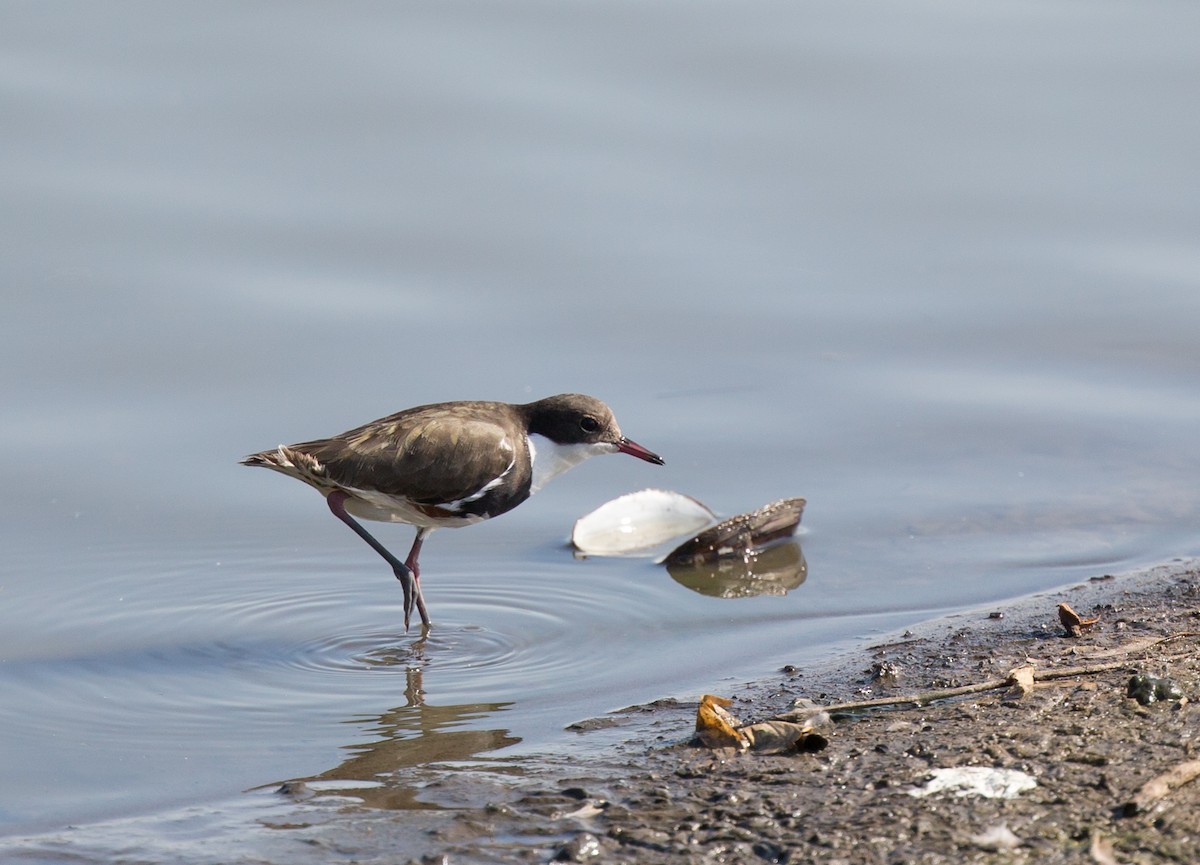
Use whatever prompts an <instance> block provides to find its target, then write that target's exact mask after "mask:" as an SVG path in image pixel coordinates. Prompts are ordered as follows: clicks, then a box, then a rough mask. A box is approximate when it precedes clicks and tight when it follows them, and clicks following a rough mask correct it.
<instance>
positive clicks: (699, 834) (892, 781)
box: [306, 565, 1200, 865]
mask: <svg viewBox="0 0 1200 865" xmlns="http://www.w3.org/2000/svg"><path fill="white" fill-rule="evenodd" d="M1060 603H1068V604H1069V606H1070V608H1072V609H1073V610H1074V611H1077V612H1078V615H1079V616H1080V617H1084V618H1087V619H1090V618H1095V619H1097V621H1096V622H1095V623H1093V624H1091V625H1089V626H1088V627H1086V629H1083V630H1079V629H1076V633H1077V635H1074V636H1073V635H1072V632H1071V629H1070V628H1068V627H1067V626H1066V624H1065V621H1064V620H1063V619H1061V618H1060V614H1059V610H1058V605H1059V604H1060ZM1023 667H1024V668H1028V667H1032V668H1033V671H1034V672H1033V674H1032V675H1029V676H1025V677H1024V679H1023V680H1021V679H1022V677H1020V676H1018V677H1015V678H1014V677H1013V676H1012V671H1013V670H1016V669H1019V668H1023ZM1071 670H1082V671H1083V672H1079V673H1077V674H1070V675H1065V676H1061V674H1062V673H1063V672H1064V671H1066V672H1068V673H1069V672H1070V671H1071ZM1056 675H1058V676H1061V677H1060V678H1053V676H1056ZM1137 676H1142V677H1148V678H1149V679H1150V680H1152V682H1165V683H1167V684H1162V685H1160V686H1158V690H1157V692H1156V690H1155V686H1154V685H1153V684H1152V685H1151V686H1150V689H1149V691H1148V692H1147V691H1146V689H1145V687H1140V688H1139V687H1136V683H1135V682H1132V681H1131V680H1133V679H1134V677H1137ZM1043 677H1044V678H1043ZM989 680H991V681H996V680H1000V681H1003V682H1004V686H1003V687H995V688H991V689H988V690H982V691H979V692H976V693H971V694H968V695H965V696H957V697H953V698H948V699H940V700H935V701H933V702H930V703H928V704H925V705H912V704H908V705H897V706H892V707H876V708H871V709H866V710H859V711H848V712H844V713H838V714H835V715H834V716H833V717H832V718H829V719H827V720H825V721H824V723H822V724H821V726H820V727H819V729H820V731H821V733H822V735H823V736H825V737H826V738H827V739H828V745H827V747H825V748H824V750H821V751H820V752H818V753H790V754H772V755H764V754H759V753H755V752H753V751H747V752H741V751H738V750H736V749H733V748H725V749H715V750H714V749H709V748H705V747H700V746H698V745H697V744H695V743H694V742H693V741H692V738H693V737H692V735H691V732H692V729H693V727H694V723H695V714H696V705H697V704H696V703H695V702H690V701H675V700H665V701H661V702H658V703H655V704H651V705H647V706H638V707H631V708H629V709H627V710H623V711H621V712H617V713H614V714H612V715H609V716H605V717H603V718H596V719H589V720H586V721H583V722H580V723H579V724H577V725H573V728H572V729H573V730H574V731H575V733H576V734H577V735H578V736H581V737H587V736H593V735H605V736H611V735H613V733H614V732H616V733H619V734H620V735H621V737H622V738H621V741H620V742H619V743H618V744H616V745H614V746H613V747H612V748H611V749H610V750H609V751H608V753H606V755H605V756H604V757H603V758H601V759H588V760H585V761H582V762H573V761H571V759H570V755H566V756H565V757H564V756H557V757H548V758H546V760H545V761H542V762H539V763H537V764H536V765H533V766H530V767H529V769H528V770H527V771H526V772H525V773H524V774H523V775H520V776H499V775H498V776H496V777H493V778H486V777H481V776H480V775H479V774H477V773H465V772H464V773H446V774H444V775H442V776H441V777H439V778H437V779H435V780H433V781H432V782H430V783H429V784H428V785H427V786H426V787H425V788H424V789H423V791H422V793H421V796H422V798H424V799H425V800H426V801H428V802H430V803H437V806H439V807H441V808H442V809H443V810H440V811H436V812H429V811H426V812H421V815H420V820H419V821H418V820H416V819H415V815H413V814H412V812H409V813H400V814H398V813H391V814H386V815H385V814H379V813H375V814H371V813H369V812H368V811H366V809H364V810H363V812H361V813H357V814H355V813H347V812H346V811H344V810H343V811H341V812H340V813H339V815H338V817H337V818H336V819H328V820H320V821H318V822H316V823H312V824H309V827H308V830H307V832H306V835H307V838H306V843H307V844H309V845H315V847H316V848H318V849H325V850H326V851H327V852H328V853H330V854H334V853H336V854H337V855H338V856H339V857H340V858H344V859H350V860H353V861H358V862H375V861H379V862H384V861H387V862H407V861H412V862H429V863H435V862H496V863H506V862H550V861H565V862H638V863H672V865H673V863H706V862H712V863H718V862H746V863H800V862H822V863H881V865H882V863H889V865H890V863H962V862H1037V863H1078V862H1092V863H1100V865H1108V863H1114V862H1119V863H1168V862H1181V863H1184V862H1186V863H1193V862H1197V861H1200V828H1198V827H1197V824H1196V817H1195V815H1196V814H1197V813H1200V779H1197V780H1193V777H1194V776H1195V775H1196V774H1197V773H1200V762H1197V760H1198V759H1200V755H1198V754H1197V753H1196V738H1197V735H1198V734H1200V716H1198V715H1197V711H1198V710H1197V708H1196V704H1195V702H1193V700H1194V699H1195V698H1196V697H1197V696H1200V695H1198V693H1197V692H1198V691H1200V572H1197V571H1196V570H1195V569H1193V568H1191V567H1188V566H1185V565H1176V566H1172V567H1164V568H1159V569H1155V570H1152V571H1148V572H1143V573H1140V574H1137V575H1131V576H1127V577H1120V578H1113V577H1107V576H1102V577H1097V578H1094V579H1093V580H1091V581H1088V582H1086V583H1084V584H1083V585H1080V586H1075V587H1071V588H1068V589H1064V590H1062V591H1058V592H1048V593H1045V594H1042V595H1039V596H1035V597H1032V598H1028V599H1024V600H1023V601H1021V602H1020V603H1016V604H1012V605H1008V606H999V607H995V608H991V609H984V610H978V611H974V612H970V613H965V614H961V615H957V616H954V617H951V618H948V619H944V620H940V621H937V622H933V623H929V624H927V625H925V626H923V627H921V628H919V629H913V630H912V631H911V632H907V633H905V634H903V635H897V637H896V639H894V640H890V641H888V642H886V643H881V644H878V645H875V646H872V647H869V648H866V649H864V650H863V651H862V652H859V653H855V654H854V655H852V656H849V657H843V658H840V659H837V660H835V661H832V662H830V663H828V664H826V665H824V666H822V667H820V668H808V669H805V668H800V667H787V668H785V669H784V670H781V671H780V673H779V675H778V676H777V677H776V678H775V679H773V680H770V681H766V682H759V683H753V684H748V685H744V686H742V687H741V688H738V689H736V692H735V693H726V694H724V696H726V697H731V698H732V699H733V703H732V705H731V706H730V711H731V712H733V713H734V714H735V715H737V716H738V717H740V718H741V719H742V720H745V721H754V720H762V719H765V718H770V717H773V716H778V715H780V714H784V713H787V712H789V711H790V710H791V708H792V705H793V701H795V700H797V699H801V700H809V701H813V702H815V703H818V704H822V705H831V704H837V703H846V702H853V701H861V700H867V699H871V700H878V699H879V698H887V697H906V696H912V695H919V694H928V693H930V692H943V691H946V690H948V689H955V688H962V687H964V686H970V685H973V684H978V683H986V682H987V681H989ZM1019 680H1021V681H1019ZM1144 693H1149V694H1151V695H1152V697H1153V694H1155V693H1159V694H1161V695H1162V696H1163V699H1157V698H1152V699H1150V700H1149V701H1145V700H1141V699H1139V698H1138V694H1144ZM696 696H697V700H698V699H699V697H700V695H696ZM601 731H603V732H601ZM961 767H976V768H975V769H972V771H977V770H978V771H979V772H982V773H983V774H984V775H987V774H989V773H988V771H987V770H1005V774H1004V776H1005V777H1013V778H1028V779H1032V781H1033V782H1034V783H1032V784H1028V785H1027V788H1026V789H1023V790H1021V791H1020V792H1015V793H1012V791H1009V792H1010V793H1011V794H1012V795H1011V798H987V797H986V796H984V795H981V794H980V793H979V792H978V791H975V792H968V793H966V794H963V792H964V791H962V790H956V789H946V790H942V791H940V792H928V791H929V789H930V788H929V786H928V785H929V783H930V781H931V779H933V778H935V777H936V776H939V775H940V774H941V770H950V769H956V768H961ZM992 774H995V773H992ZM920 793H926V795H917V794H920ZM310 849H312V848H311V847H310Z"/></svg>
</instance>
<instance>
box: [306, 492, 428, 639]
mask: <svg viewBox="0 0 1200 865" xmlns="http://www.w3.org/2000/svg"><path fill="white" fill-rule="evenodd" d="M347 498H349V496H347V495H346V494H345V493H344V492H342V491H341V490H334V491H333V492H331V493H330V494H329V496H328V497H327V498H326V502H327V503H328V504H329V510H331V511H332V512H333V515H334V516H335V517H337V518H338V519H339V520H341V521H342V522H343V523H345V524H346V525H348V526H349V527H350V528H351V529H353V530H354V533H355V534H356V535H358V536H359V537H360V538H362V539H363V540H364V541H366V542H367V543H368V544H369V545H370V546H371V549H373V550H374V551H375V552H377V553H379V555H381V556H382V557H383V560H384V561H385V562H387V563H388V564H389V565H391V566H392V573H394V574H395V575H396V579H397V580H399V581H400V587H401V588H402V589H403V590H404V630H406V631H407V630H408V621H409V618H410V617H411V615H412V609H413V604H414V603H416V605H417V610H418V611H419V612H420V613H421V624H422V625H424V626H425V627H426V628H428V627H429V614H428V613H426V612H425V601H424V599H423V598H421V587H420V585H419V584H418V583H417V578H416V568H415V567H410V566H409V565H406V564H404V563H403V562H401V561H400V560H399V559H397V558H396V557H395V556H393V555H392V554H391V552H389V551H388V549H387V547H385V546H384V545H383V544H381V543H379V541H377V540H375V538H374V537H373V536H372V535H371V533H370V532H368V531H367V530H366V529H364V528H363V527H362V526H361V525H359V522H358V520H356V519H354V517H352V516H350V514H348V513H346V505H345V502H346V499H347ZM424 531H425V530H424V529H418V530H417V542H416V543H415V544H413V550H412V552H410V553H409V554H408V557H409V559H410V561H411V562H412V563H413V565H415V564H416V560H417V559H416V557H417V553H419V552H420V551H421V540H422V535H423V533H424Z"/></svg>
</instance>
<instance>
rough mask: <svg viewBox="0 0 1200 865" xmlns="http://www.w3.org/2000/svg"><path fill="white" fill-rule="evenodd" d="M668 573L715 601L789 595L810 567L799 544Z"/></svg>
mask: <svg viewBox="0 0 1200 865" xmlns="http://www.w3.org/2000/svg"><path fill="white" fill-rule="evenodd" d="M666 564H667V573H669V574H670V575H671V579H673V580H675V582H677V583H679V584H680V585H681V586H684V587H686V588H689V589H691V590H692V591H693V592H699V593H700V594H702V595H709V596H711V597H714V598H752V597H757V596H759V595H779V596H782V595H786V594H787V593H788V592H790V591H792V590H793V589H798V588H799V587H800V586H801V585H802V584H803V583H804V580H805V578H806V577H807V576H808V563H807V562H806V561H805V560H804V551H803V550H802V549H801V548H800V544H799V543H798V542H797V541H794V540H793V541H787V542H784V543H777V544H776V545H775V546H772V547H768V548H766V549H761V550H750V551H747V552H746V553H745V554H744V555H743V556H741V557H740V558H734V557H730V556H725V557H721V558H714V559H700V560H695V559H693V560H690V561H683V562H671V561H668V562H667V563H666Z"/></svg>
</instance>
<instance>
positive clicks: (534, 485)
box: [527, 433, 617, 495]
mask: <svg viewBox="0 0 1200 865" xmlns="http://www.w3.org/2000/svg"><path fill="white" fill-rule="evenodd" d="M527 441H528V442H529V460H530V462H532V463H533V481H532V482H531V483H530V485H529V492H530V495H532V494H533V493H536V492H537V491H538V490H540V489H541V488H542V487H544V486H545V485H546V484H548V483H549V482H550V480H551V478H554V477H557V476H558V475H561V474H562V473H563V472H565V471H566V470H567V469H573V468H575V466H577V465H579V464H580V463H581V462H583V461H584V460H586V459H589V458H590V457H594V456H599V455H600V454H611V453H616V451H617V446H616V445H613V444H609V443H607V442H598V443H596V444H574V445H560V444H559V443H558V442H554V441H551V440H550V439H548V438H546V437H545V436H544V435H539V434H538V433H533V434H532V435H530V436H528V438H527Z"/></svg>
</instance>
